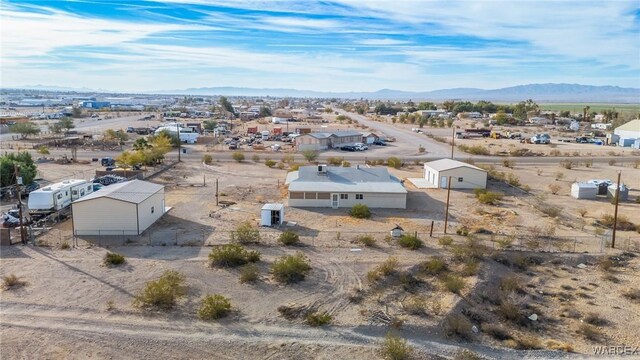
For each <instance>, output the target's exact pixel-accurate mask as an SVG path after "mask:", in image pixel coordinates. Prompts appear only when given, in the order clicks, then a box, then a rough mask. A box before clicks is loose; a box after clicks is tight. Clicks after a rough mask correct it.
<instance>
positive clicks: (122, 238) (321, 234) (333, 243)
mask: <svg viewBox="0 0 640 360" xmlns="http://www.w3.org/2000/svg"><path fill="white" fill-rule="evenodd" d="M286 230H292V231H294V232H295V233H296V234H298V236H299V239H300V241H299V245H300V246H305V247H324V248H358V247H362V246H363V243H362V242H361V241H360V240H359V238H361V237H363V236H367V237H369V238H371V239H373V241H374V242H375V246H376V247H378V248H380V249H385V248H387V249H388V248H396V247H399V245H398V242H397V239H396V238H394V237H392V236H391V234H390V232H386V231H385V232H364V231H315V230H309V229H303V230H300V229H290V228H288V227H286V226H284V227H281V228H257V229H256V230H255V231H256V233H257V239H258V240H257V242H258V243H259V244H260V245H262V246H280V245H281V244H280V242H279V240H278V239H279V237H280V235H281V234H282V233H283V232H284V231H286ZM92 233H93V234H94V235H80V234H75V236H74V234H73V233H72V232H71V231H70V230H60V229H50V230H49V231H45V232H43V233H42V234H41V235H40V236H38V237H37V238H35V239H36V241H35V244H36V245H40V246H52V247H63V246H64V247H66V246H74V247H75V246H78V247H88V246H100V247H117V246H193V247H208V246H218V245H225V244H230V243H233V242H237V241H238V240H239V239H238V238H239V236H238V234H237V233H236V232H235V231H228V230H210V229H195V230H185V229H171V230H168V229H159V230H147V231H145V232H144V233H142V234H141V235H136V234H135V233H134V234H132V233H128V232H127V231H118V230H116V231H108V232H104V231H97V230H96V231H95V232H92ZM405 234H410V235H414V236H417V237H418V238H420V239H422V240H423V241H424V243H425V245H426V246H428V247H435V248H438V247H440V248H442V247H445V246H447V245H443V244H446V242H447V241H446V240H448V239H446V238H447V237H449V238H451V240H453V242H454V244H455V243H462V242H464V241H465V239H466V238H467V237H466V236H462V235H445V234H443V233H441V232H440V233H433V234H430V233H429V232H406V233H405ZM472 236H473V237H474V238H476V239H478V240H480V241H481V242H482V243H483V244H484V245H486V246H487V247H488V248H491V249H495V250H499V251H503V250H504V251H534V252H553V253H589V254H603V253H605V252H606V250H607V249H609V248H611V237H610V235H604V236H588V235H585V236H541V235H536V234H522V235H517V236H516V235H502V234H473V235H472ZM31 238H32V239H33V238H34V236H31ZM443 238H445V240H443ZM63 244H66V245H63ZM616 249H620V250H625V251H631V252H640V237H632V236H618V238H617V240H616Z"/></svg>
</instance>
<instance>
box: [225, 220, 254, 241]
mask: <svg viewBox="0 0 640 360" xmlns="http://www.w3.org/2000/svg"><path fill="white" fill-rule="evenodd" d="M231 239H232V241H237V242H239V243H241V244H247V243H255V242H258V241H259V240H260V232H259V231H258V229H257V228H255V227H254V226H253V225H251V223H250V222H248V221H244V222H242V223H240V224H239V225H238V226H237V227H236V230H235V231H234V232H232V233H231Z"/></svg>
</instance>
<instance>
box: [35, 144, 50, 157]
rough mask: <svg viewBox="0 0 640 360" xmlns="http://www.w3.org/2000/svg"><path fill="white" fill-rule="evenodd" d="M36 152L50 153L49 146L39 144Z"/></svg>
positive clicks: (41, 153)
mask: <svg viewBox="0 0 640 360" xmlns="http://www.w3.org/2000/svg"><path fill="white" fill-rule="evenodd" d="M38 154H40V155H49V154H50V153H49V148H48V147H46V146H44V145H43V146H40V147H39V148H38Z"/></svg>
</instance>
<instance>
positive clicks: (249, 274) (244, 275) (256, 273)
mask: <svg viewBox="0 0 640 360" xmlns="http://www.w3.org/2000/svg"><path fill="white" fill-rule="evenodd" d="M259 278H260V269H258V267H257V266H256V265H255V264H247V265H245V266H243V267H241V268H240V283H241V284H244V283H252V282H256V281H257V280H258V279H259Z"/></svg>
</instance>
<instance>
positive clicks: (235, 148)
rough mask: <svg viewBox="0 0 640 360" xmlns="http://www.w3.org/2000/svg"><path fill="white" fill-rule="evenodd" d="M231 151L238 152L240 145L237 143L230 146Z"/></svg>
mask: <svg viewBox="0 0 640 360" xmlns="http://www.w3.org/2000/svg"><path fill="white" fill-rule="evenodd" d="M229 150H238V145H237V144H235V143H231V144H229Z"/></svg>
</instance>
